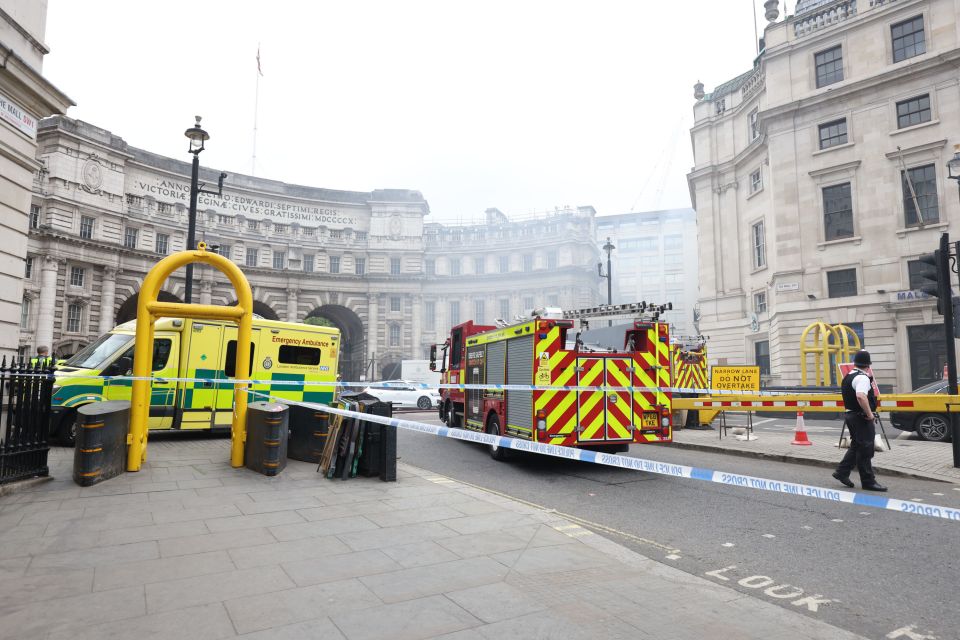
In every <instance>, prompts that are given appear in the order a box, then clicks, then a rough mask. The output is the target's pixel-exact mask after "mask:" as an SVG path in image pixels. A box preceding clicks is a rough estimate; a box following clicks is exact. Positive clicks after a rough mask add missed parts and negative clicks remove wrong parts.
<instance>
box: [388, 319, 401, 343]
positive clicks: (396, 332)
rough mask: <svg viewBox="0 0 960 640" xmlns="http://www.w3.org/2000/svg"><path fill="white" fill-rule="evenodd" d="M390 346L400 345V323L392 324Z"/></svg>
mask: <svg viewBox="0 0 960 640" xmlns="http://www.w3.org/2000/svg"><path fill="white" fill-rule="evenodd" d="M390 346H391V347H399V346H400V325H398V324H391V325H390Z"/></svg>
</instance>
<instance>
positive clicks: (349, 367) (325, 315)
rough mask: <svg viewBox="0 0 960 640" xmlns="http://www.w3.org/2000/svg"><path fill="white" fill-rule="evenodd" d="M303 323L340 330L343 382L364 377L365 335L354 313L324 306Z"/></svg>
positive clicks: (336, 306)
mask: <svg viewBox="0 0 960 640" xmlns="http://www.w3.org/2000/svg"><path fill="white" fill-rule="evenodd" d="M303 321H304V322H305V323H307V324H319V325H324V326H328V327H336V328H337V329H340V375H341V379H342V380H343V381H344V382H356V381H359V380H360V379H361V378H360V376H365V375H366V373H365V372H366V357H365V353H366V333H365V332H364V330H363V322H361V321H360V317H359V316H358V315H357V314H356V313H354V312H353V311H351V310H350V309H348V308H346V307H342V306H340V305H336V304H325V305H323V306H322V307H317V308H316V309H314V310H313V311H311V312H310V313H308V314H307V317H306V318H304V320H303Z"/></svg>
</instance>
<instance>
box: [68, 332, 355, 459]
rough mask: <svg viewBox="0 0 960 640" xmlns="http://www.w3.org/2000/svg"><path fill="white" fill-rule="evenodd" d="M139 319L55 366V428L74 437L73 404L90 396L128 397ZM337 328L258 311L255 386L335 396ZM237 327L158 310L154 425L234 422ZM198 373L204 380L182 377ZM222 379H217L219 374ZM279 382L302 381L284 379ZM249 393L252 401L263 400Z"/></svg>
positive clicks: (319, 397) (280, 393)
mask: <svg viewBox="0 0 960 640" xmlns="http://www.w3.org/2000/svg"><path fill="white" fill-rule="evenodd" d="M135 329H136V321H131V322H127V323H125V324H122V325H120V326H118V327H116V328H115V329H113V331H111V332H110V333H108V334H106V335H103V336H101V337H100V338H99V339H97V340H96V341H95V342H93V343H92V344H90V345H89V346H88V347H86V348H85V349H83V350H82V351H80V352H79V353H77V354H76V355H75V356H73V357H72V358H70V359H69V360H68V361H67V362H66V363H65V364H64V365H62V366H61V367H59V368H58V369H57V371H56V382H55V384H54V387H53V399H52V412H51V421H50V431H51V436H52V437H54V438H57V439H59V440H60V441H61V442H63V443H65V444H72V443H73V441H74V439H75V434H76V427H75V418H76V409H77V408H78V407H80V406H83V405H85V404H88V403H90V402H98V401H102V400H129V399H130V391H131V386H132V382H131V381H130V380H115V379H114V378H116V377H122V376H129V375H131V373H132V371H133V343H134V334H135ZM339 350H340V331H339V330H338V329H335V328H332V327H320V326H314V325H308V324H299V323H292V322H279V321H274V320H263V319H260V318H255V319H254V321H253V338H252V342H251V344H250V353H251V358H250V369H251V370H250V372H249V375H248V376H244V375H242V374H241V376H239V377H240V378H241V379H250V380H256V381H257V383H256V384H254V385H253V386H252V387H251V389H252V390H253V391H259V392H263V393H269V394H270V395H272V396H275V397H280V398H285V399H288V400H301V401H305V402H323V403H326V402H330V401H331V400H332V399H333V395H334V391H335V389H336V386H335V385H334V384H331V383H334V382H336V379H337V362H338V354H339ZM236 353H237V328H236V325H234V324H232V323H229V322H220V321H206V320H203V321H201V320H189V319H182V320H181V319H171V318H161V319H160V320H158V321H157V323H156V327H155V333H154V342H153V378H154V380H153V385H152V391H151V394H152V395H151V403H150V425H149V426H150V429H158V430H166V429H183V430H187V429H193V430H195V429H229V428H230V423H231V420H232V416H233V414H232V412H233V384H231V383H229V382H226V381H228V380H230V379H235V378H237V377H238V376H237V375H236V371H235V369H236ZM183 378H191V379H196V378H201V379H203V381H183V380H178V379H183ZM221 380H222V381H224V382H219V381H221ZM278 382H302V383H305V384H303V385H281V384H277V383H278ZM264 399H265V398H263V397H260V396H255V395H252V394H251V396H250V400H251V401H256V400H264Z"/></svg>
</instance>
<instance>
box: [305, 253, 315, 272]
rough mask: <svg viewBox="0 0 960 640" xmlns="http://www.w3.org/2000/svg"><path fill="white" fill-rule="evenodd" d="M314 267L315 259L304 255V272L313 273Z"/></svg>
mask: <svg viewBox="0 0 960 640" xmlns="http://www.w3.org/2000/svg"><path fill="white" fill-rule="evenodd" d="M313 266H314V257H313V256H308V255H304V256H303V270H304V271H305V272H307V273H313Z"/></svg>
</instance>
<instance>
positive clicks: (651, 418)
mask: <svg viewBox="0 0 960 640" xmlns="http://www.w3.org/2000/svg"><path fill="white" fill-rule="evenodd" d="M640 426H642V427H652V428H654V429H656V428H657V427H659V426H660V416H658V415H657V414H656V413H654V412H652V411H644V412H643V417H642V418H640Z"/></svg>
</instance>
